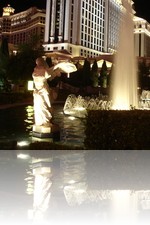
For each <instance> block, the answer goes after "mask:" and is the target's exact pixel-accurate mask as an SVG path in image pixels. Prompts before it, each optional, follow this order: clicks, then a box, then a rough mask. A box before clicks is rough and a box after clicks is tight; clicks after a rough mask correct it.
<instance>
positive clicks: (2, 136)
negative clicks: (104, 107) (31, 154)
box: [0, 105, 85, 146]
mask: <svg viewBox="0 0 150 225" xmlns="http://www.w3.org/2000/svg"><path fill="white" fill-rule="evenodd" d="M33 116H34V115H33V106H32V105H28V106H18V107H12V108H9V109H1V110H0V140H1V141H5V140H7V141H8V140H17V141H24V140H27V141H29V142H31V141H32V126H33V120H34V119H33ZM53 122H54V123H56V124H58V125H59V127H60V136H61V137H60V142H61V143H65V144H74V145H79V146H82V145H83V141H84V127H85V126H84V122H85V121H84V120H83V119H79V118H71V117H69V116H65V115H64V114H63V105H55V106H54V112H53Z"/></svg>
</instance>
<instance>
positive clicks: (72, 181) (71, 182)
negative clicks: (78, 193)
mask: <svg viewBox="0 0 150 225" xmlns="http://www.w3.org/2000/svg"><path fill="white" fill-rule="evenodd" d="M75 182H76V181H75V180H70V181H69V182H68V184H75Z"/></svg>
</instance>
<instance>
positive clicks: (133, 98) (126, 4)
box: [110, 0, 138, 110]
mask: <svg viewBox="0 0 150 225" xmlns="http://www.w3.org/2000/svg"><path fill="white" fill-rule="evenodd" d="M122 6H123V16H122V18H121V24H120V35H119V46H118V49H117V53H116V56H115V67H114V72H113V75H112V76H113V78H112V87H111V93H110V95H111V99H112V102H113V107H112V108H113V109H125V110H129V109H130V108H131V106H132V107H135V108H137V107H138V97H137V73H136V67H137V66H136V57H135V52H134V23H133V9H132V1H131V0H123V1H122Z"/></svg>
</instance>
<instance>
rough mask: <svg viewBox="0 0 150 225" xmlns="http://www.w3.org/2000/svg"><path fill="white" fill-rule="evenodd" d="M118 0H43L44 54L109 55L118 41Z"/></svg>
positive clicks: (119, 14)
mask: <svg viewBox="0 0 150 225" xmlns="http://www.w3.org/2000/svg"><path fill="white" fill-rule="evenodd" d="M120 8H121V1H120V0H111V1H110V0H47V5H46V24H45V37H44V48H45V51H53V50H62V49H67V50H68V52H70V53H71V54H72V55H73V56H78V55H81V56H84V57H95V56H98V55H100V54H107V53H109V54H110V53H112V52H113V51H114V50H115V49H116V47H117V42H118V29H119V27H118V25H119V21H120V16H121V10H120Z"/></svg>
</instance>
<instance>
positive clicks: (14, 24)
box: [0, 5, 45, 46]
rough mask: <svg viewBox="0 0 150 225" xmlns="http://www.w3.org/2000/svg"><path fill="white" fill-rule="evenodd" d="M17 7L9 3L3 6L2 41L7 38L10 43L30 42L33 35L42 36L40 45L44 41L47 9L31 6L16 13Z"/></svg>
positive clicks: (0, 24)
mask: <svg viewBox="0 0 150 225" xmlns="http://www.w3.org/2000/svg"><path fill="white" fill-rule="evenodd" d="M14 12H15V9H13V8H12V7H10V5H8V6H7V7H4V8H3V14H2V17H0V41H1V40H2V38H4V37H5V38H7V39H8V42H9V43H10V44H13V45H14V46H17V45H18V44H23V43H28V42H29V41H30V40H31V37H32V36H33V35H37V36H39V38H40V42H39V46H42V44H43V41H44V29H45V10H39V9H37V8H36V7H31V8H29V9H28V10H26V11H23V12H20V13H16V14H14Z"/></svg>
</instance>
